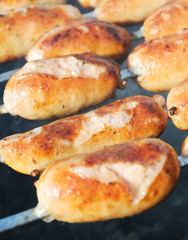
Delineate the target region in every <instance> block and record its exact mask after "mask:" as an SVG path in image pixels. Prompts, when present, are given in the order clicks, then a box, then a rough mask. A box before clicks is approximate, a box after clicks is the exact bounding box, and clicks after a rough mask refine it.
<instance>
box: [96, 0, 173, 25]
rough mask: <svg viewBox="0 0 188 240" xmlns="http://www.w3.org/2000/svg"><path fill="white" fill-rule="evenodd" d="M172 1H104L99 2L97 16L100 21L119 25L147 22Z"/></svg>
mask: <svg viewBox="0 0 188 240" xmlns="http://www.w3.org/2000/svg"><path fill="white" fill-rule="evenodd" d="M169 1H170V0H157V1H155V0H152V1H151V0H102V1H97V6H96V9H95V15H96V16H97V18H98V19H99V20H104V21H108V22H114V23H119V24H125V23H137V22H141V21H143V20H145V19H146V18H147V17H148V16H149V15H150V14H151V13H152V12H153V11H154V10H155V9H157V8H159V7H160V6H162V5H163V4H165V3H167V2H169Z"/></svg>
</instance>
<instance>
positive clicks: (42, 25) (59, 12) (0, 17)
mask: <svg viewBox="0 0 188 240" xmlns="http://www.w3.org/2000/svg"><path fill="white" fill-rule="evenodd" d="M81 18H82V15H81V13H80V12H79V10H78V9H77V8H75V7H73V6H71V5H58V4H56V5H37V6H34V5H30V6H26V7H22V8H19V9H15V10H10V11H7V12H4V13H0V42H1V44H0V62H4V61H8V60H11V59H14V58H18V57H23V56H25V55H26V54H27V52H28V51H29V49H30V48H31V47H32V46H33V44H34V42H35V41H36V40H37V39H38V38H39V37H40V36H41V35H42V34H43V33H44V32H46V31H48V30H50V29H51V28H52V27H54V26H56V25H57V24H59V25H63V24H66V23H68V22H71V21H73V20H78V19H81Z"/></svg>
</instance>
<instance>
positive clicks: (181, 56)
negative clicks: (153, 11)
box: [127, 29, 188, 92]
mask: <svg viewBox="0 0 188 240" xmlns="http://www.w3.org/2000/svg"><path fill="white" fill-rule="evenodd" d="M127 63H128V68H130V70H131V71H132V72H133V73H134V74H136V75H137V76H138V77H137V78H136V80H137V83H138V84H139V85H140V86H141V87H142V88H144V89H146V90H149V91H157V92H158V91H169V90H170V89H171V88H173V87H175V86H176V85H177V84H178V83H180V82H181V81H183V80H185V79H186V78H188V29H185V30H181V31H180V32H178V33H177V34H173V35H170V36H167V37H163V38H158V39H154V40H151V41H149V42H145V43H142V44H140V45H139V46H137V47H136V48H135V50H134V51H133V52H132V53H131V54H130V55H129V57H128V59H127Z"/></svg>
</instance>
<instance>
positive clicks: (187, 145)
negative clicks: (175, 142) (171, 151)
mask: <svg viewBox="0 0 188 240" xmlns="http://www.w3.org/2000/svg"><path fill="white" fill-rule="evenodd" d="M181 153H182V155H183V156H188V137H186V139H185V140H184V142H183V144H182V147H181Z"/></svg>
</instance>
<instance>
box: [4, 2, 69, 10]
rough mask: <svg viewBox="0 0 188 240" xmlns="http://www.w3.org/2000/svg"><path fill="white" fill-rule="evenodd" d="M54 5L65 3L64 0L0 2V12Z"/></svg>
mask: <svg viewBox="0 0 188 240" xmlns="http://www.w3.org/2000/svg"><path fill="white" fill-rule="evenodd" d="M56 3H65V0H1V1H0V12H4V11H8V10H11V9H16V8H20V7H24V6H27V5H30V4H32V5H39V4H40V5H41V4H56Z"/></svg>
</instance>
